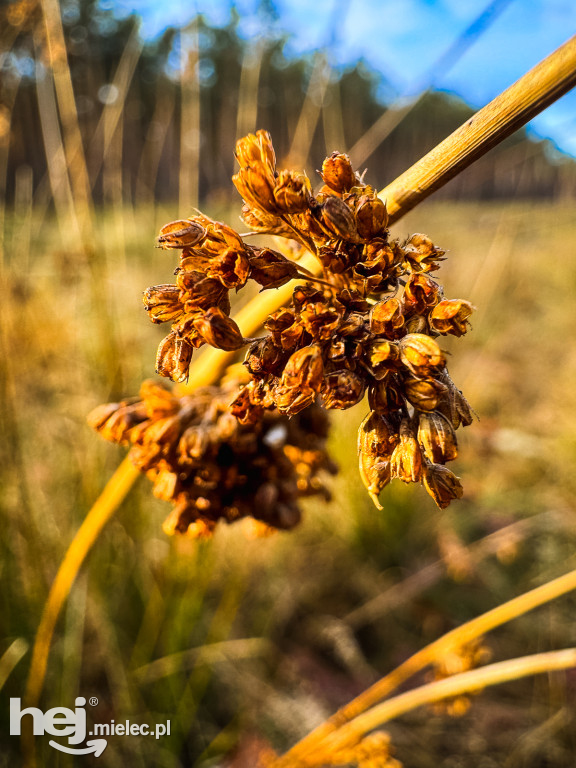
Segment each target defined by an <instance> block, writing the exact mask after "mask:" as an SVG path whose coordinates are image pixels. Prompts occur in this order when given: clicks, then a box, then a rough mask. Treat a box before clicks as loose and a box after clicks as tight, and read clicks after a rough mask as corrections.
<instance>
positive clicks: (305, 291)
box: [292, 284, 324, 312]
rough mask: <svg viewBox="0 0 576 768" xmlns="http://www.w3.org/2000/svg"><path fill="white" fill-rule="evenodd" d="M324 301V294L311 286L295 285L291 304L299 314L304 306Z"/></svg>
mask: <svg viewBox="0 0 576 768" xmlns="http://www.w3.org/2000/svg"><path fill="white" fill-rule="evenodd" d="M318 301H324V293H323V291H321V290H320V289H319V288H316V287H315V286H313V285H310V284H307V285H297V286H296V288H294V293H293V294H292V303H293V304H294V309H295V310H296V312H301V311H302V308H303V307H305V306H306V304H310V303H314V302H318Z"/></svg>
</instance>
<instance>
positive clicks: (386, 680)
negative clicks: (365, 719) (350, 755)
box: [274, 570, 576, 768]
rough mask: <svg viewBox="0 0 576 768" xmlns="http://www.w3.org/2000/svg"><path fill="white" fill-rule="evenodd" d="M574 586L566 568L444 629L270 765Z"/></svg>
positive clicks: (575, 574)
mask: <svg viewBox="0 0 576 768" xmlns="http://www.w3.org/2000/svg"><path fill="white" fill-rule="evenodd" d="M574 589H576V570H573V571H570V572H569V573H566V574H564V576H559V577H558V578H557V579H554V580H553V581H549V582H547V583H546V584H543V585H542V586H541V587H536V589H532V590H530V592H525V593H524V594H523V595H519V596H518V597H515V598H513V599H512V600H509V601H508V602H507V603H503V604H502V605H499V606H497V607H496V608H493V609H492V610H491V611H488V612H487V613H483V614H482V615H481V616H478V617H476V618H475V619H472V620H471V621H468V622H466V623H465V624H462V625H461V626H460V627H456V629H453V630H451V631H450V632H447V633H446V634H445V635H443V636H442V637H440V638H438V640H435V641H434V642H433V643H430V645H427V646H426V647H425V648H422V649H421V650H420V651H418V652H417V653H415V654H414V655H413V656H411V657H410V658H409V659H407V660H406V661H405V662H404V663H402V664H400V666H398V667H396V669H394V670H393V671H392V672H390V673H389V674H388V675H386V676H385V677H383V678H381V679H380V680H378V682H376V683H374V685H372V686H371V687H370V688H368V689H367V690H365V691H364V692H363V693H361V694H360V695H359V696H357V697H356V698H355V699H353V700H352V701H351V702H349V703H348V704H346V705H345V706H344V707H342V708H341V709H339V710H338V712H336V713H335V714H334V715H333V716H332V717H331V718H330V719H329V720H326V722H324V723H322V724H321V725H320V726H318V728H316V729H315V730H313V731H312V732H311V733H309V734H308V735H307V736H305V737H304V738H303V739H302V740H301V741H299V742H298V743H297V744H295V745H294V746H293V747H292V748H291V749H290V750H289V751H288V752H287V753H286V754H285V755H284V756H283V757H281V758H280V759H279V760H278V761H277V762H276V763H275V764H274V768H287V767H288V766H290V765H293V764H294V763H296V764H297V763H298V762H304V759H305V758H306V757H307V756H308V755H309V754H311V753H312V752H315V751H316V750H317V749H318V748H319V747H320V746H321V745H322V744H323V742H324V741H325V740H326V739H328V738H331V735H332V734H333V733H334V732H335V731H336V730H337V729H339V728H341V727H342V726H343V725H345V724H346V723H348V722H350V721H351V720H353V719H354V718H357V717H358V715H360V714H362V712H365V711H366V710H367V709H368V708H369V707H372V706H373V705H374V704H376V703H377V702H379V701H381V700H382V699H384V698H385V697H386V696H388V695H389V694H390V693H391V692H392V691H394V690H396V689H397V688H398V686H400V685H402V683H404V682H405V681H406V680H408V679H409V678H410V677H412V676H413V675H415V674H416V673H417V672H420V671H421V670H422V669H424V668H425V667H427V666H428V665H429V664H432V663H433V662H434V661H437V660H439V659H441V657H442V655H443V654H444V653H445V652H446V651H447V650H450V649H453V648H459V647H461V646H463V645H466V644H467V643H469V642H471V641H472V640H474V639H476V638H478V637H482V636H483V635H485V634H486V633H487V632H490V631H491V630H493V629H495V628H496V627H499V626H501V625H502V624H505V623H506V622H508V621H511V620H512V619H516V618H518V616H522V615H523V614H525V613H528V611H531V610H533V609H534V608H537V607H538V606H540V605H544V604H545V603H548V602H550V601H551V600H555V599H556V598H557V597H560V596H561V595H564V594H566V593H567V592H571V591H572V590H574Z"/></svg>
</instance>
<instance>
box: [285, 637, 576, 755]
mask: <svg viewBox="0 0 576 768" xmlns="http://www.w3.org/2000/svg"><path fill="white" fill-rule="evenodd" d="M574 666H576V648H567V649H565V650H562V651H551V652H549V653H537V654H535V655H533V656H522V657H520V658H517V659H510V660H508V661H500V662H498V663H496V664H490V665H489V666H485V667H480V668H479V669H474V670H471V671H470V672H463V673H462V674H459V675H454V676H452V677H448V678H446V679H444V680H438V681H436V682H433V683H428V684H427V685H423V686H421V687H419V688H414V689H413V690H411V691H408V692H407V693H402V694H400V695H399V696H395V697H394V698H393V699H389V700H388V701H385V702H384V703H383V704H378V705H377V706H375V707H372V709H369V710H368V711H367V712H365V713H364V714H363V715H360V716H359V717H357V718H356V719H355V720H353V721H352V722H351V723H348V724H347V725H345V726H342V727H341V728H339V729H338V731H336V732H335V733H334V734H333V735H332V736H331V737H330V739H328V740H326V742H324V744H322V747H321V749H320V750H319V751H318V752H317V753H315V755H314V758H313V760H310V759H309V760H306V763H305V764H306V765H307V766H312V765H325V764H329V760H330V758H331V757H334V756H335V755H337V754H338V752H340V751H341V750H342V749H349V748H353V747H354V746H355V745H356V744H357V743H358V742H359V741H360V740H361V739H362V738H363V737H364V736H365V735H366V734H367V733H368V732H369V731H372V730H374V728H377V727H379V726H381V725H383V724H384V723H386V722H388V721H389V720H393V719H394V718H396V717H399V716H400V715H403V714H405V713H406V712H410V711H411V710H413V709H416V708H417V707H422V706H424V705H425V704H434V703H436V702H438V701H442V700H443V699H448V698H452V697H453V696H461V695H463V694H468V693H474V692H478V691H481V690H483V689H484V688H488V687H489V686H491V685H499V684H500V683H507V682H509V681H510V680H518V679H519V678H522V677H528V676H529V675H539V674H542V673H544V672H552V671H554V670H560V669H568V668H569V667H574ZM273 765H274V766H275V764H273Z"/></svg>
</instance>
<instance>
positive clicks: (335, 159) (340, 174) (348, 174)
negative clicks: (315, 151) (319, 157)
mask: <svg viewBox="0 0 576 768" xmlns="http://www.w3.org/2000/svg"><path fill="white" fill-rule="evenodd" d="M321 176H322V179H323V181H324V183H325V184H327V185H328V186H329V187H330V189H332V190H334V192H338V193H342V192H348V190H349V189H351V188H352V187H354V186H355V185H356V184H357V183H358V179H357V178H356V174H355V173H354V169H353V168H352V163H351V162H350V158H349V157H348V155H345V154H342V153H340V152H332V154H331V155H330V157H327V158H326V159H325V160H324V162H323V163H322V173H321Z"/></svg>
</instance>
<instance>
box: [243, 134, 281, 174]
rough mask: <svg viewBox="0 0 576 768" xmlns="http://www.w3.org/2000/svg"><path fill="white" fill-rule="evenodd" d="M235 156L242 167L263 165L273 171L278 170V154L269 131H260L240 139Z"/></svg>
mask: <svg viewBox="0 0 576 768" xmlns="http://www.w3.org/2000/svg"><path fill="white" fill-rule="evenodd" d="M234 154H235V156H236V159H237V160H238V162H239V164H240V166H241V167H246V166H250V165H258V164H259V163H263V164H264V165H266V166H267V167H268V168H269V169H270V170H271V171H273V170H274V169H275V168H276V154H275V152H274V146H273V145H272V137H271V136H270V134H269V133H268V131H264V130H259V131H256V133H255V134H254V133H249V134H248V135H247V136H244V137H243V138H241V139H238V141H237V142H236V151H235V153H234Z"/></svg>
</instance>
